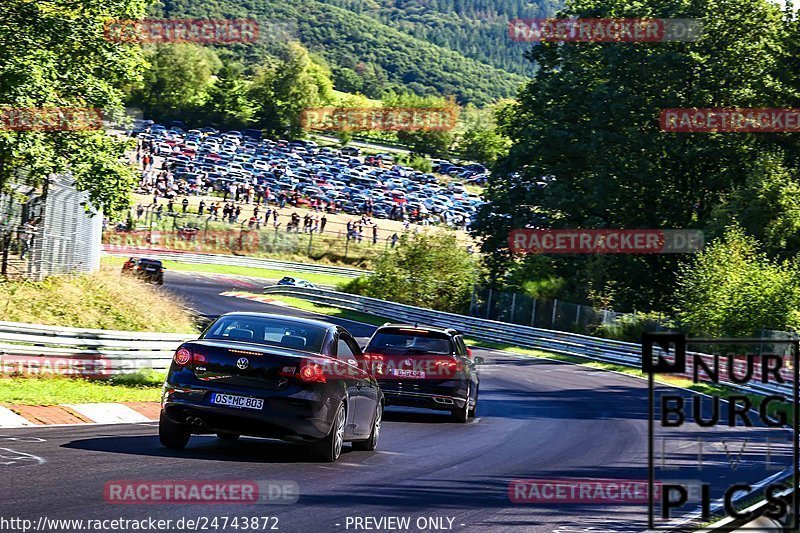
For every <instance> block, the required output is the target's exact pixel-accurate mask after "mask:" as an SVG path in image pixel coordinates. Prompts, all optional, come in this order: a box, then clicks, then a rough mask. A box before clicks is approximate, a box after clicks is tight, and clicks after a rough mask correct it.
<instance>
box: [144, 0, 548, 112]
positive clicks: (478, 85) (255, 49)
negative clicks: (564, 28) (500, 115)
mask: <svg viewBox="0 0 800 533" xmlns="http://www.w3.org/2000/svg"><path fill="white" fill-rule="evenodd" d="M491 3H492V4H496V5H493V6H490V7H486V8H485V9H484V8H482V6H480V7H479V6H478V4H476V3H474V2H463V4H462V3H461V2H458V5H455V3H453V2H446V3H443V4H441V5H440V6H439V5H437V4H438V2H437V3H433V2H431V3H429V4H427V5H425V6H422V7H420V6H419V5H404V6H400V5H399V4H398V5H397V8H396V9H395V6H394V3H383V2H381V3H378V2H370V3H369V8H367V9H365V7H366V6H365V4H364V3H362V2H337V1H316V0H304V1H303V2H286V1H285V0H213V1H202V2H201V1H200V0H180V1H177V0H164V1H162V2H161V3H160V4H159V5H158V6H157V7H156V8H154V10H153V11H154V14H155V16H169V17H189V18H191V17H211V18H217V17H243V16H249V17H255V18H256V19H257V20H259V22H260V23H261V24H262V27H263V30H264V31H262V33H263V34H264V38H263V39H260V40H259V42H258V43H254V44H251V45H239V46H229V47H225V48H226V50H229V52H228V53H229V55H230V57H231V58H235V59H237V60H241V61H242V62H244V63H245V64H246V65H247V66H252V65H254V64H255V63H257V62H261V61H263V58H264V57H265V56H273V57H274V56H276V55H277V53H278V52H277V50H278V49H279V48H280V46H281V44H282V43H283V42H285V41H286V40H291V39H300V40H301V42H302V44H303V46H305V47H306V48H308V50H310V51H311V52H312V53H314V54H319V56H320V57H322V58H324V60H325V61H326V62H327V63H328V65H329V66H330V71H331V73H332V76H333V79H334V81H335V82H336V87H337V88H338V89H339V90H342V91H345V92H352V93H355V92H360V93H362V94H364V95H367V96H369V97H370V98H380V97H381V96H382V95H383V94H384V93H385V92H387V91H391V90H394V91H409V90H410V91H412V92H414V93H416V94H418V95H420V96H436V95H439V96H450V95H453V96H455V98H456V99H457V100H458V101H459V102H461V103H466V102H474V103H475V104H478V105H483V104H486V103H489V102H492V101H494V100H496V99H498V98H509V97H512V96H514V94H515V93H516V91H517V88H518V86H519V84H520V83H522V82H523V81H524V80H525V78H524V77H523V76H522V75H521V74H522V73H524V72H527V71H530V70H531V67H530V66H528V65H526V64H525V63H524V62H522V61H520V58H521V57H522V54H523V52H524V50H525V49H526V48H527V46H526V45H524V44H522V43H509V42H507V37H506V34H507V26H506V25H505V24H506V20H507V17H510V16H536V12H537V10H536V6H534V9H533V10H531V9H530V6H529V5H528V4H529V3H528V2H521V1H520V0H515V1H514V2H511V3H509V2H504V1H502V0H501V1H498V2H491ZM384 4H385V5H384ZM543 4H545V3H543ZM549 4H550V2H549V1H547V2H546V5H549ZM470 5H471V6H472V7H469V6H470ZM419 9H422V10H423V11H428V13H427V14H425V15H424V18H419V17H417V12H418V11H419ZM395 11H396V12H398V13H401V14H402V13H407V14H408V18H407V19H406V20H405V21H400V20H397V18H396V16H395V14H394V13H395ZM476 12H480V13H481V16H480V17H476V16H475V13H476ZM494 13H496V15H494ZM439 21H441V22H442V24H439V23H438V22H439ZM282 24H285V25H286V26H288V27H289V30H288V31H287V32H285V33H288V35H280V36H279V37H275V38H273V37H272V32H271V26H276V27H280V26H281V25H282ZM434 26H435V27H436V28H435V30H433V28H434ZM429 27H430V28H431V29H432V30H433V31H434V33H428V30H427V28H429ZM473 28H474V29H473ZM487 42H488V43H491V45H490V46H486V45H485V43H487ZM495 43H496V45H495Z"/></svg>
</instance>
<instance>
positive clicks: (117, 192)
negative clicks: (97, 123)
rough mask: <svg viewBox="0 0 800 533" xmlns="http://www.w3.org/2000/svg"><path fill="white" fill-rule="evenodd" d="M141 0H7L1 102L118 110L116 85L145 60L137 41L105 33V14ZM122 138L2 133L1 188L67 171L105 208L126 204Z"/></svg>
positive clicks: (128, 177)
mask: <svg viewBox="0 0 800 533" xmlns="http://www.w3.org/2000/svg"><path fill="white" fill-rule="evenodd" d="M144 9H145V2H144V1H142V0H117V1H115V2H110V3H109V2H97V1H96V0H75V1H71V2H67V1H65V0H54V1H52V2H46V3H43V2H34V1H31V0H4V1H3V7H2V12H3V14H2V18H0V58H2V60H0V107H10V108H19V107H22V108H42V107H45V108H47V107H75V108H96V109H100V110H102V111H103V112H104V113H105V114H108V115H112V116H118V115H121V114H122V96H123V95H122V92H121V91H120V90H119V87H121V86H123V85H125V84H131V83H136V82H137V81H138V79H139V77H140V75H141V70H142V66H143V60H142V54H141V52H140V51H139V49H138V48H137V47H135V46H131V45H126V44H120V43H114V42H111V41H110V40H107V39H105V38H104V35H103V22H104V20H106V19H109V18H132V17H142V16H143V15H144ZM126 145H127V143H126V142H125V141H122V140H118V139H116V138H114V137H110V136H108V135H107V134H106V133H105V132H104V131H102V130H94V131H49V132H41V131H0V188H3V187H5V186H6V185H7V184H8V183H10V182H11V181H26V182H28V183H30V184H32V185H40V184H41V183H42V182H43V181H44V179H45V178H46V177H47V176H48V175H50V174H52V173H55V174H62V173H66V172H70V173H72V175H73V177H74V178H76V180H77V183H78V186H79V187H80V188H81V189H82V190H85V191H88V192H89V196H90V199H91V202H92V204H93V205H94V206H95V207H99V208H102V209H103V210H104V211H105V212H106V213H107V214H114V213H115V212H118V211H120V210H121V209H122V208H124V207H125V206H126V205H127V203H128V194H129V191H130V189H131V187H132V184H133V180H134V173H133V171H132V170H131V169H130V168H129V167H128V166H127V165H124V164H121V163H120V162H119V161H120V156H121V155H122V154H123V152H124V149H125V146H126Z"/></svg>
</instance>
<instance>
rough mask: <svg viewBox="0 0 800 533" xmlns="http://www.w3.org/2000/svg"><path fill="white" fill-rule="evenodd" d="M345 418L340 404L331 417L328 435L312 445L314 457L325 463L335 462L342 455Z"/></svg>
mask: <svg viewBox="0 0 800 533" xmlns="http://www.w3.org/2000/svg"><path fill="white" fill-rule="evenodd" d="M346 418H347V417H346V416H345V409H344V403H340V404H339V407H338V408H337V409H336V414H335V415H334V416H333V424H332V425H331V431H330V433H328V435H327V436H326V437H325V438H324V439H322V440H321V441H318V442H316V443H314V445H313V448H314V453H315V455H316V456H317V457H319V458H320V459H322V460H323V461H325V462H326V463H333V462H335V461H336V459H338V458H339V456H340V455H341V454H342V446H343V445H344V426H345V419H346Z"/></svg>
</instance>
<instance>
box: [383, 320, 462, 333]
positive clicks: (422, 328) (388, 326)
mask: <svg viewBox="0 0 800 533" xmlns="http://www.w3.org/2000/svg"><path fill="white" fill-rule="evenodd" d="M384 328H385V329H418V330H420V331H430V332H432V333H444V334H446V335H461V332H460V331H458V330H457V329H454V328H440V327H437V326H426V325H424V324H423V325H420V324H403V323H392V322H386V323H384V324H383V325H382V326H379V327H378V329H379V330H380V329H384Z"/></svg>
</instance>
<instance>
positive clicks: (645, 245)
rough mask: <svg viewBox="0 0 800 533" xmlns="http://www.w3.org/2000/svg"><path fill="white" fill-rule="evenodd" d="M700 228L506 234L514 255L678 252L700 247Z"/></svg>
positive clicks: (536, 230)
mask: <svg viewBox="0 0 800 533" xmlns="http://www.w3.org/2000/svg"><path fill="white" fill-rule="evenodd" d="M703 244H704V238H703V232H702V231H699V230H659V229H528V228H525V229H515V230H512V231H510V232H509V234H508V249H509V251H510V252H511V253H514V254H678V253H694V252H699V251H700V250H702V249H703Z"/></svg>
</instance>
